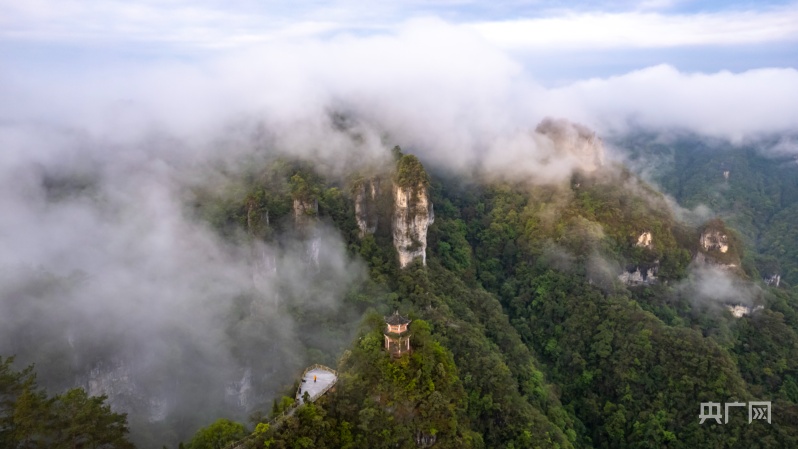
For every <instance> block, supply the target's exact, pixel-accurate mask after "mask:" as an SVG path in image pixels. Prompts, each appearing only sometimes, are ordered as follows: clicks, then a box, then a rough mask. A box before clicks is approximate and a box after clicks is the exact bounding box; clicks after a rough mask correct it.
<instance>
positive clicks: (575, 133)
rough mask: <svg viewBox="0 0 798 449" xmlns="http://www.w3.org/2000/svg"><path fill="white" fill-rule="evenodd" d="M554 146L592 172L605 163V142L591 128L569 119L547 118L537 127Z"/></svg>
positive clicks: (580, 166) (582, 167)
mask: <svg viewBox="0 0 798 449" xmlns="http://www.w3.org/2000/svg"><path fill="white" fill-rule="evenodd" d="M535 131H536V132H537V133H538V134H541V135H544V136H546V137H548V138H549V139H550V140H551V142H552V143H553V144H554V148H555V149H556V150H557V151H558V152H559V153H561V154H563V155H565V156H568V157H570V158H572V159H573V160H574V161H575V163H576V166H577V168H579V169H581V170H583V171H585V172H592V171H595V170H596V169H598V168H599V167H601V166H602V165H604V144H603V143H602V142H601V139H600V138H599V137H598V136H597V135H596V133H595V132H593V131H591V130H590V128H588V127H586V126H583V125H580V124H578V123H571V122H569V121H568V120H563V119H552V118H546V119H543V121H542V122H540V124H539V125H538V126H537V128H535Z"/></svg>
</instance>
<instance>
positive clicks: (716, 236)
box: [700, 229, 729, 254]
mask: <svg viewBox="0 0 798 449" xmlns="http://www.w3.org/2000/svg"><path fill="white" fill-rule="evenodd" d="M700 243H701V248H703V250H704V251H707V252H709V251H715V250H717V251H720V252H721V253H724V254H725V253H727V252H728V251H729V236H728V235H726V234H724V233H722V232H721V231H718V230H712V229H707V230H706V231H704V232H702V233H701V240H700Z"/></svg>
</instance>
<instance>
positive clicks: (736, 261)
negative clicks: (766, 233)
mask: <svg viewBox="0 0 798 449" xmlns="http://www.w3.org/2000/svg"><path fill="white" fill-rule="evenodd" d="M695 261H696V263H699V264H709V265H714V266H717V267H719V268H722V269H724V270H731V271H734V270H738V269H739V267H740V254H739V252H738V249H737V248H736V247H735V244H734V241H733V239H732V237H731V236H730V234H729V232H728V231H727V230H726V227H725V225H724V224H723V222H722V221H721V220H718V219H716V220H712V221H710V222H709V223H707V224H706V225H705V226H704V228H703V229H702V230H701V236H700V237H699V240H698V252H697V253H696V255H695Z"/></svg>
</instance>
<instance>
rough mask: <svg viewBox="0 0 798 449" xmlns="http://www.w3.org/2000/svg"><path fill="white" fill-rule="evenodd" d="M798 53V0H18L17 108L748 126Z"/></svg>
mask: <svg viewBox="0 0 798 449" xmlns="http://www.w3.org/2000/svg"><path fill="white" fill-rule="evenodd" d="M796 64H798V2H795V1H739V2H720V1H708V2H698V1H689V0H648V1H616V2H609V1H582V2H567V4H563V3H562V2H554V1H545V0H544V1H505V2H501V1H499V2H476V1H468V0H451V1H415V0H414V1H406V2H379V3H377V2H364V1H353V0H338V1H332V2H313V1H311V2H288V3H286V2H277V1H255V0H235V1H215V0H201V1H192V2H189V1H183V0H170V1H151V0H139V1H115V0H90V1H74V0H59V1H52V0H31V1H25V2H19V1H13V0H0V95H1V96H2V97H3V98H4V100H5V101H4V102H3V105H0V120H6V121H12V122H17V121H20V120H34V121H42V120H44V121H50V122H58V123H62V122H69V123H71V124H72V125H75V126H78V127H80V128H86V129H92V130H96V129H98V127H99V128H102V127H103V126H105V127H106V128H107V126H108V124H107V123H106V124H105V125H103V124H102V122H103V121H108V117H109V115H119V114H116V113H109V111H117V112H118V111H120V110H122V109H124V110H125V111H127V112H126V114H127V116H126V117H127V118H126V119H125V120H128V121H126V122H124V124H125V126H124V128H125V129H130V128H131V126H130V125H131V124H130V120H133V121H136V120H138V121H139V122H141V121H142V120H144V121H147V120H149V121H150V122H157V123H159V124H161V125H163V126H165V127H167V128H169V129H171V130H176V129H178V128H179V129H182V132H183V134H184V135H187V134H193V133H194V130H195V129H200V130H205V129H207V128H208V123H220V122H222V121H223V120H224V119H225V118H226V117H230V116H233V115H235V114H253V113H256V114H262V115H263V114H267V112H266V111H267V110H268V111H271V113H272V115H273V116H275V115H276V116H281V117H288V116H291V115H292V114H293V115H294V116H296V114H299V113H300V111H299V109H302V108H305V109H308V108H313V107H314V106H313V104H315V107H316V108H317V109H318V108H319V107H322V104H324V105H325V107H327V108H330V107H333V108H340V107H342V104H341V103H347V102H349V103H351V102H352V101H354V99H355V98H356V97H361V98H360V100H358V101H360V103H361V105H362V103H364V102H371V103H372V104H383V105H384V103H385V102H403V103H407V104H408V105H409V106H407V107H405V109H406V112H408V113H412V112H410V111H421V112H422V113H426V110H427V109H432V110H431V111H429V113H430V114H431V115H438V116H439V117H438V118H439V119H440V120H441V121H442V122H441V123H438V125H439V126H442V127H448V126H449V125H452V124H453V123H454V122H457V121H458V120H461V119H463V117H459V115H463V114H465V115H468V116H469V117H466V118H467V119H471V120H474V123H473V126H471V127H472V128H474V129H478V130H482V131H485V130H486V129H487V128H491V129H492V131H491V132H496V133H501V132H504V130H503V129H495V128H496V126H497V125H496V123H500V126H504V127H505V128H507V127H519V126H530V125H532V126H533V125H534V124H533V123H531V122H535V121H539V120H540V119H541V118H542V117H544V116H549V115H553V116H555V117H564V118H568V119H572V120H575V121H580V122H582V123H584V124H586V125H587V126H590V127H592V128H594V129H596V130H598V131H599V132H601V133H609V132H615V131H618V130H620V131H624V130H625V129H627V128H628V127H629V126H630V125H634V126H649V127H675V128H682V129H689V130H690V131H694V132H699V133H707V134H712V135H716V136H722V137H725V138H729V139H731V140H737V141H739V140H741V139H744V138H745V137H746V136H749V135H753V134H761V133H774V132H775V133H779V132H785V131H789V130H792V129H793V128H795V127H796V125H798V124H797V123H796V121H797V120H798V119H794V118H792V117H796V116H798V114H796V109H795V108H796V106H794V105H791V104H789V103H794V102H790V101H789V99H790V98H795V94H796V89H798V87H797V86H798V71H797V70H796V69H798V68H796ZM267 91H268V92H267ZM391 91H392V92H391ZM630 93H634V95H630ZM366 98H368V99H367V100H366ZM311 103H313V104H311ZM330 103H335V105H331V104H330ZM430 103H435V104H434V105H432V104H430ZM133 106H135V107H133ZM350 106H351V105H347V107H350ZM392 106H397V105H395V104H394V105H392ZM398 107H400V108H401V107H404V106H401V105H399V106H398ZM476 107H479V108H482V111H481V112H480V111H469V112H460V109H462V108H472V109H473V108H476ZM447 108H448V111H447V110H444V109H447ZM354 109H358V108H357V107H356V108H354ZM360 109H361V111H360V112H362V113H365V114H369V115H371V116H374V115H380V114H382V115H385V114H386V112H385V111H384V110H383V111H380V110H378V111H373V110H371V109H369V108H365V109H366V110H362V109H363V108H360ZM306 112H307V111H306ZM397 113H398V112H397ZM394 115H396V114H394ZM475 115H482V116H487V115H491V116H492V117H491V120H490V122H491V123H486V122H485V120H482V118H485V117H482V118H479V117H474V116H475ZM134 116H136V117H138V118H135V117H134ZM393 119H394V120H393V122H392V123H386V122H385V120H382V121H381V123H379V124H378V125H380V126H383V127H391V126H394V127H399V128H401V129H402V130H405V131H406V130H407V128H408V126H409V123H408V122H409V121H412V120H410V118H409V117H404V118H402V117H393ZM396 122H400V123H396ZM119 124H120V123H119V122H118V120H117V122H115V125H119ZM150 124H152V123H150ZM192 127H193V129H192ZM413 127H414V128H420V127H421V128H423V125H419V126H415V125H414V126H413ZM116 129H118V126H116ZM106 131H107V130H106ZM416 131H420V129H416ZM424 132H427V130H424ZM460 132H462V131H460ZM106 133H107V132H106ZM401 137H406V138H407V140H408V141H414V142H415V141H417V140H418V139H417V138H416V137H418V136H404V135H403V136H401ZM426 140H429V139H426ZM427 143H428V142H427ZM449 143H450V144H454V143H456V142H452V141H451V140H449ZM460 143H462V141H460Z"/></svg>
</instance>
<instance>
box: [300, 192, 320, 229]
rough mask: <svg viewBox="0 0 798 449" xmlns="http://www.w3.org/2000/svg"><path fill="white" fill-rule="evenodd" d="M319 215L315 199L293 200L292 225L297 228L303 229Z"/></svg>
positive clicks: (317, 203)
mask: <svg viewBox="0 0 798 449" xmlns="http://www.w3.org/2000/svg"><path fill="white" fill-rule="evenodd" d="M318 215H319V202H318V201H317V200H316V199H308V200H306V199H300V198H294V223H295V224H296V225H297V227H300V228H301V227H305V226H307V225H309V224H310V223H312V222H314V221H316V217H317V216H318Z"/></svg>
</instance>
